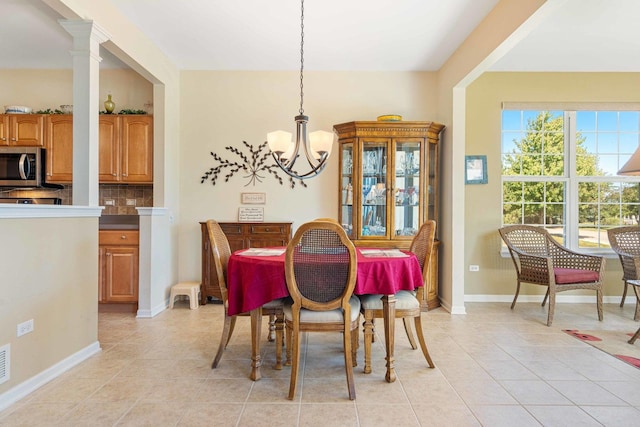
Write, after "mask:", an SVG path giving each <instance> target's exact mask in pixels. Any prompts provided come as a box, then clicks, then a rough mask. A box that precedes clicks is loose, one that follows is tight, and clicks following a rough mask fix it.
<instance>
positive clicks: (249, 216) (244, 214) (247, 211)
mask: <svg viewBox="0 0 640 427" xmlns="http://www.w3.org/2000/svg"><path fill="white" fill-rule="evenodd" d="M238 222H264V208H258V207H243V208H238Z"/></svg>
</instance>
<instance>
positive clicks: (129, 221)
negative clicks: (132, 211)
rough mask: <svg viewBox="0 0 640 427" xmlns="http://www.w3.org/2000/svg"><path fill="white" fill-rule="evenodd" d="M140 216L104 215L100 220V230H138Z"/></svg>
mask: <svg viewBox="0 0 640 427" xmlns="http://www.w3.org/2000/svg"><path fill="white" fill-rule="evenodd" d="M139 219H140V217H139V216H138V215H102V216H101V217H100V220H99V226H98V228H99V229H100V230H137V229H138V228H139V223H140V222H139Z"/></svg>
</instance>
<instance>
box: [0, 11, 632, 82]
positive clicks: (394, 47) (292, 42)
mask: <svg viewBox="0 0 640 427" xmlns="http://www.w3.org/2000/svg"><path fill="white" fill-rule="evenodd" d="M102 1H104V0H102ZM111 1H112V3H113V4H114V5H115V6H116V7H117V8H118V9H120V11H121V12H122V13H123V14H124V15H125V16H126V17H128V19H129V20H131V21H132V22H133V23H134V24H135V25H136V26H137V27H139V28H140V30H141V31H142V32H143V33H145V34H146V35H147V36H148V37H149V38H150V39H151V40H152V41H153V42H154V44H155V45H157V46H158V47H159V48H160V49H161V50H162V51H163V52H164V53H165V54H166V55H167V56H168V57H169V58H170V59H171V60H172V61H173V62H174V63H175V64H176V65H177V67H178V68H179V69H189V70H295V69H299V66H300V3H299V2H298V1H297V0H279V1H275V2H274V1H264V0H242V1H228V0H182V1H175V0H111ZM511 1H516V0H511ZM497 3H498V0H446V1H442V0H395V1H394V2H393V3H390V2H389V1H387V0H348V1H344V0H307V1H306V3H305V19H304V24H305V29H304V33H305V42H304V53H305V58H304V68H305V70H340V71H351V70H355V71H434V70H438V69H439V68H440V67H441V66H442V65H443V63H444V62H445V61H446V60H447V58H448V57H449V56H450V55H451V54H452V52H454V51H455V50H456V49H457V47H458V46H459V45H460V44H461V43H462V42H463V41H464V40H465V38H466V37H467V36H468V35H469V34H470V33H471V31H472V30H473V29H474V28H475V27H476V26H477V25H478V23H479V22H481V21H482V19H484V17H485V16H486V15H487V14H488V13H489V12H490V11H491V9H492V8H493V7H494V6H495V5H496V4H497ZM0 4H1V5H2V10H3V13H2V14H0V69H2V68H13V69H21V68H53V69H67V68H68V69H70V68H71V67H72V63H71V56H70V55H69V51H70V50H71V49H72V41H71V36H70V35H69V34H68V33H67V32H66V31H65V30H64V29H63V28H62V27H61V26H60V25H59V24H58V23H57V20H58V19H60V16H59V15H58V14H57V13H56V12H54V11H53V10H51V9H50V8H49V7H48V6H47V5H46V4H44V3H43V2H42V0H0ZM548 4H551V5H553V6H554V7H553V8H551V9H550V13H548V14H547V15H546V16H545V17H544V19H543V20H541V22H540V23H539V25H537V26H535V28H533V30H532V31H531V32H529V33H528V34H527V35H526V36H524V37H521V38H519V41H518V42H517V44H515V45H514V47H513V48H512V49H511V50H510V51H509V52H508V53H506V54H505V55H504V56H503V57H502V58H501V59H499V60H498V61H497V62H496V63H495V64H494V65H493V66H492V68H491V69H492V70H496V71H640V25H638V23H637V20H638V16H640V1H638V0H548ZM101 56H103V58H104V60H103V62H102V63H101V68H118V67H125V65H123V64H122V63H121V62H120V61H119V60H118V59H117V58H115V57H114V56H113V55H111V54H110V53H109V52H107V51H106V50H105V49H102V50H101Z"/></svg>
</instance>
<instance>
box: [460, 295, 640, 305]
mask: <svg viewBox="0 0 640 427" xmlns="http://www.w3.org/2000/svg"><path fill="white" fill-rule="evenodd" d="M543 298H544V295H542V294H541V295H522V294H521V295H518V302H537V303H539V302H542V299H543ZM621 298H622V295H610V296H604V297H602V302H603V303H605V304H620V299H621ZM595 300H596V297H595V295H568V294H565V295H562V294H556V302H560V303H575V304H578V303H592V302H595ZM512 301H513V295H468V294H467V295H465V296H464V302H512ZM624 302H625V304H635V302H636V297H635V295H631V296H629V295H627V298H625V300H624Z"/></svg>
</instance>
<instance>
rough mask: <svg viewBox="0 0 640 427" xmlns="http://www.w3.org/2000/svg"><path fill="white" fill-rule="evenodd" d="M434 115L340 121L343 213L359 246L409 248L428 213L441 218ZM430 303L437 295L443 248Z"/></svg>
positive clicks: (435, 259)
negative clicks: (413, 118) (428, 117)
mask: <svg viewBox="0 0 640 427" xmlns="http://www.w3.org/2000/svg"><path fill="white" fill-rule="evenodd" d="M443 128H444V126H443V125H441V124H438V123H434V122H428V121H419V122H418V121H358V122H349V123H342V124H338V125H335V126H334V130H335V131H336V133H337V134H338V143H339V146H340V154H339V155H340V159H339V161H340V165H339V180H338V182H339V185H340V188H339V191H338V194H339V197H340V200H339V202H338V206H340V208H339V209H340V211H339V212H338V219H339V221H340V223H341V224H342V226H343V227H344V229H345V231H346V232H347V234H348V235H349V237H350V238H351V239H352V240H353V242H354V244H355V245H356V246H368V247H385V248H400V249H408V248H409V245H410V244H411V240H412V239H413V236H414V235H415V234H416V232H417V231H418V229H419V228H420V226H421V225H422V223H423V222H424V221H425V220H427V219H434V220H435V221H436V222H438V220H439V193H438V192H439V172H440V171H439V155H440V152H439V142H440V132H441V131H442V129H443ZM439 244H440V242H439V241H438V242H436V247H435V250H434V255H433V256H432V263H431V269H430V273H429V276H430V277H429V278H427V283H428V286H427V289H426V292H425V301H421V302H422V304H423V307H424V308H431V307H434V306H437V305H439V303H438V301H437V277H438V275H437V266H438V256H437V252H438V251H437V249H438V246H439Z"/></svg>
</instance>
